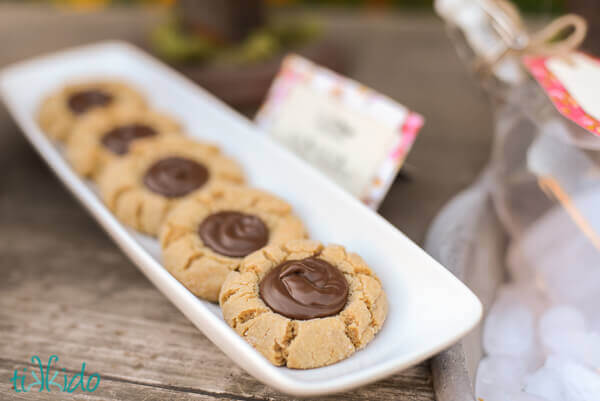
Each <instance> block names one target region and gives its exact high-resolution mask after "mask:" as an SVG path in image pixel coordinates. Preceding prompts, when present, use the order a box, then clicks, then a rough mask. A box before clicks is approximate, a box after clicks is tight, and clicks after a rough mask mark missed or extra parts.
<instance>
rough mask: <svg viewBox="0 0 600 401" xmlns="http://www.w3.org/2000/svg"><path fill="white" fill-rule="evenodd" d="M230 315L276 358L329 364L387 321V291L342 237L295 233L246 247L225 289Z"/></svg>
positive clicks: (297, 364)
mask: <svg viewBox="0 0 600 401" xmlns="http://www.w3.org/2000/svg"><path fill="white" fill-rule="evenodd" d="M219 303H220V305H221V310H222V312H223V317H224V318H225V321H227V323H228V324H229V325H230V326H231V327H233V329H234V330H235V331H236V332H237V333H238V334H239V335H241V336H242V337H244V339H245V340H246V341H248V343H250V344H251V345H252V346H253V347H254V348H256V349H257V350H258V351H259V352H260V353H261V354H263V355H264V356H265V357H266V358H267V359H268V360H269V361H270V362H271V363H273V364H274V365H278V366H281V365H285V366H287V367H288V368H294V369H309V368H316V367H320V366H326V365H330V364H332V363H335V362H338V361H340V360H342V359H345V358H347V357H349V356H350V355H352V354H353V353H354V352H355V351H357V350H359V349H361V348H363V347H364V346H365V345H366V344H367V343H368V342H369V341H371V340H372V339H373V337H374V336H375V334H376V333H377V332H378V331H379V329H381V326H382V325H383V322H384V320H385V317H386V315H387V309H388V304H387V298H386V295H385V292H384V291H383V288H382V286H381V283H380V282H379V279H378V278H377V276H375V274H374V273H373V272H372V271H371V269H370V268H369V267H368V266H367V264H366V263H365V262H364V261H363V260H362V258H361V257H360V256H358V255H357V254H355V253H350V252H346V250H345V249H344V248H343V247H342V246H339V245H328V246H325V247H324V246H323V245H321V244H320V243H319V242H316V241H310V240H294V241H290V242H288V243H286V244H284V245H281V246H269V247H266V248H263V249H261V250H259V251H256V252H254V253H252V254H250V255H248V256H247V257H246V258H245V259H244V260H243V262H242V264H241V266H240V268H239V271H232V272H231V273H229V275H228V276H227V278H226V279H225V282H224V283H223V286H222V287H221V293H220V295H219Z"/></svg>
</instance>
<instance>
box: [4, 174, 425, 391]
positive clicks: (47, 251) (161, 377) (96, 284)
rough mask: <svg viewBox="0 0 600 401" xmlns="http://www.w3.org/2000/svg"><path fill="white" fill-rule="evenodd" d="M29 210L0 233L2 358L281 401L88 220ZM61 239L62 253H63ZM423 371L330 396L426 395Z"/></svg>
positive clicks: (181, 388) (148, 383)
mask: <svg viewBox="0 0 600 401" xmlns="http://www.w3.org/2000/svg"><path fill="white" fill-rule="evenodd" d="M49 181H53V180H49ZM54 184H56V183H54ZM36 210H38V211H37V212H36V211H35V210H31V211H30V212H31V215H30V217H31V218H32V220H31V221H30V222H29V223H28V224H27V228H24V227H23V225H22V223H20V222H14V223H13V222H9V223H8V224H7V225H5V226H3V227H4V228H5V229H6V231H3V235H2V236H1V237H0V242H2V245H0V254H2V255H3V257H2V264H3V266H4V268H5V269H6V272H7V277H6V280H3V281H2V283H1V284H0V291H1V292H2V297H0V332H2V336H0V355H2V356H3V358H7V359H10V360H11V361H19V362H27V361H29V360H30V358H31V356H32V355H33V354H35V355H39V356H40V358H41V359H42V360H43V361H45V360H47V359H48V357H49V356H50V355H53V354H55V355H58V356H59V362H60V366H61V367H67V368H69V369H71V370H76V369H77V367H79V366H81V363H82V362H83V361H85V362H86V365H87V366H88V367H89V369H90V370H91V371H94V372H99V373H100V374H101V376H102V377H104V376H105V375H106V376H108V377H115V378H119V379H122V380H126V382H125V383H129V382H132V383H136V384H139V385H144V386H158V385H168V386H171V387H173V388H175V389H177V390H178V391H188V390H192V389H201V390H203V391H206V392H209V393H211V394H213V393H214V394H236V395H240V396H243V397H253V398H258V399H263V398H266V399H282V400H283V399H289V397H287V396H285V395H282V394H280V393H277V392H275V391H274V390H272V389H270V388H268V387H265V386H264V385H262V384H261V383H259V382H257V381H255V380H254V379H253V378H251V377H250V376H249V375H248V374H246V373H245V372H244V371H242V370H241V369H240V368H238V367H237V366H235V365H234V364H233V362H231V361H230V360H229V359H228V358H227V357H226V356H225V355H224V354H223V353H221V352H220V351H219V350H218V349H217V348H216V347H215V346H214V345H212V343H210V341H209V340H208V339H206V337H204V336H203V335H202V334H201V333H200V332H199V331H198V330H197V329H196V328H195V327H193V326H192V325H191V324H190V323H189V322H188V321H187V320H186V319H185V317H184V316H183V315H181V313H180V312H179V311H177V310H176V309H175V308H174V307H173V306H172V305H171V304H170V303H169V302H168V301H167V300H166V299H165V298H164V297H163V296H162V295H161V294H159V293H158V292H157V291H156V289H154V288H153V287H152V286H151V284H150V283H149V282H148V281H147V280H146V279H145V278H144V277H142V276H141V274H140V273H139V272H138V271H137V269H135V267H133V266H132V265H131V264H130V263H129V262H128V261H127V260H126V259H125V257H124V256H123V255H121V254H120V253H119V252H115V250H114V247H113V246H112V244H110V243H109V242H107V241H105V240H99V241H98V240H97V239H96V238H95V237H96V235H97V236H98V237H102V236H103V234H102V233H100V232H98V230H97V229H96V228H95V227H94V226H93V225H90V226H91V227H89V228H90V229H89V231H90V233H94V234H92V235H88V236H86V237H85V238H83V240H80V239H77V238H82V237H77V236H76V237H75V238H73V237H72V233H69V232H66V233H64V234H63V233H61V232H60V231H59V232H58V234H55V235H52V233H55V229H54V225H53V224H50V225H48V222H47V221H44V220H43V219H41V218H40V219H38V218H36V217H37V216H38V215H42V214H45V211H44V209H43V208H40V209H36ZM73 215H74V216H77V215H78V213H75V214H73ZM58 217H59V220H63V222H64V220H65V219H68V217H67V216H66V215H59V216H58ZM57 223H59V222H58V221H57ZM88 223H89V222H88ZM86 225H88V224H86ZM6 232H10V233H11V235H13V236H14V237H13V238H17V240H16V241H14V240H12V241H11V240H10V239H9V238H8V237H7V236H6V235H5V234H4V233H6ZM25 237H27V238H28V240H27V241H25V240H23V238H25ZM90 237H91V238H90ZM13 241H14V242H13ZM64 243H71V244H72V249H71V250H70V251H68V252H66V251H65V247H64V246H61V244H64ZM99 244H101V245H100V246H99ZM428 373H429V372H428V367H427V366H425V365H421V366H419V367H416V368H414V369H410V370H408V371H406V372H404V373H402V374H399V375H396V376H394V377H392V378H391V379H389V380H385V381H382V382H380V383H377V384H374V385H371V386H367V387H364V388H361V389H359V390H358V391H353V392H351V393H348V394H343V395H340V396H339V397H340V398H339V399H347V400H350V399H375V397H382V399H384V398H383V397H384V396H389V397H394V398H399V399H409V400H431V399H432V397H431V393H430V379H429V377H428V376H429V375H428Z"/></svg>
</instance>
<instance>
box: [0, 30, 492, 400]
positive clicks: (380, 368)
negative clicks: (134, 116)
mask: <svg viewBox="0 0 600 401" xmlns="http://www.w3.org/2000/svg"><path fill="white" fill-rule="evenodd" d="M94 78H118V79H122V80H124V81H127V82H129V83H130V84H131V85H133V86H135V87H137V88H138V89H139V90H140V91H141V92H142V93H144V94H145V95H146V96H147V98H148V100H149V102H150V103H151V105H152V106H154V107H156V108H158V109H161V110H163V111H165V112H168V113H170V114H172V115H173V116H175V117H176V118H178V119H179V120H180V121H181V123H182V124H183V125H184V127H185V128H186V129H187V132H189V135H190V136H192V137H194V138H197V139H198V140H203V141H210V142H214V143H216V144H218V145H220V146H221V148H222V149H223V152H224V153H225V154H227V155H229V156H230V157H233V158H235V159H237V160H238V161H239V162H240V164H241V165H242V166H243V167H244V169H245V172H246V175H247V179H248V182H249V183H250V184H251V185H253V186H256V187H259V188H263V189H266V190H268V191H271V192H273V193H275V194H277V195H279V196H280V197H282V198H284V199H286V200H288V201H289V202H290V203H291V204H292V205H293V207H294V208H295V211H296V213H297V214H298V215H299V217H300V218H301V219H303V221H304V222H305V223H306V225H307V227H308V230H309V233H310V235H311V237H312V238H314V239H318V240H320V241H322V242H324V243H339V244H342V245H344V246H345V247H346V248H347V249H349V250H351V251H354V252H357V253H359V254H360V255H361V256H362V257H363V258H364V259H365V260H366V262H367V263H368V264H369V265H370V266H371V267H372V269H373V270H374V271H375V272H376V273H377V275H378V276H379V277H380V278H381V281H382V283H383V287H384V290H385V291H386V293H387V295H388V300H389V304H390V308H389V313H388V316H387V320H386V321H385V324H384V325H383V328H382V330H381V331H380V332H379V334H377V336H376V337H375V339H374V340H373V341H372V342H371V343H370V344H368V345H367V346H366V347H365V348H364V349H363V350H361V351H359V352H356V353H355V354H354V355H353V356H351V357H350V358H348V359H346V360H344V361H341V362H339V363H336V364H334V365H331V366H327V367H324V368H318V369H310V370H292V369H287V368H281V367H275V366H273V365H271V364H270V363H269V362H268V361H267V360H266V359H265V358H263V356H262V355H260V354H259V353H258V352H256V351H255V350H254V349H253V348H252V347H251V346H249V345H248V344H247V343H246V342H245V341H244V340H243V339H242V338H241V337H239V336H238V335H237V334H236V333H235V332H234V331H233V330H232V329H231V328H230V327H229V326H228V325H227V324H226V323H225V321H224V320H223V318H222V316H221V312H220V310H219V307H218V305H215V304H212V303H209V302H205V301H202V300H200V299H198V298H196V297H195V296H194V295H193V294H192V293H190V292H189V291H187V290H186V288H185V287H184V286H183V285H181V284H180V283H179V282H178V281H177V280H175V279H174V278H173V277H172V276H171V275H170V274H169V273H168V272H167V271H166V270H165V269H164V268H163V267H162V265H161V258H160V249H159V246H158V242H157V241H156V240H155V239H152V238H149V237H147V236H143V235H140V234H138V233H136V232H135V231H132V230H130V229H128V228H126V227H125V226H123V225H122V224H121V223H119V221H117V220H116V219H115V217H114V216H113V215H112V214H111V213H110V212H109V210H108V209H107V208H106V207H105V206H104V205H103V204H102V201H101V200H100V198H99V197H98V195H97V192H96V189H95V188H94V186H93V185H92V184H91V183H90V182H88V181H85V180H83V179H81V178H80V177H78V176H77V175H76V174H75V172H74V171H73V170H72V169H71V168H70V167H69V164H68V163H67V162H66V160H65V159H64V157H63V154H62V151H61V148H60V147H59V146H58V145H57V144H55V143H53V142H52V141H50V140H49V139H48V138H47V137H46V136H45V135H44V133H43V132H42V131H41V129H40V127H39V126H38V124H37V122H36V114H37V109H38V107H39V105H40V102H41V100H42V99H43V97H44V96H46V95H47V94H49V93H50V92H52V91H54V90H57V89H59V88H60V87H61V86H63V85H64V84H66V83H69V82H73V81H81V80H86V79H94ZM0 92H1V95H2V98H3V100H4V102H5V103H6V106H7V108H8V110H9V111H10V113H11V114H12V116H13V118H14V119H15V120H16V122H17V123H18V124H19V126H20V127H21V129H22V131H23V133H24V135H25V136H26V137H27V139H28V140H29V141H30V142H31V144H32V145H33V146H34V147H35V149H36V150H37V151H38V152H39V153H40V155H41V156H42V157H43V158H44V160H45V161H46V162H47V163H48V165H49V166H50V167H51V168H52V170H54V172H55V173H56V174H57V176H58V177H59V178H60V179H61V180H62V181H63V182H64V184H65V185H66V186H67V187H68V188H69V189H70V190H71V192H72V193H73V194H74V195H75V196H76V197H77V199H79V201H80V202H81V203H82V204H83V205H84V206H85V207H86V209H87V210H88V211H89V212H90V214H91V215H92V216H93V217H94V218H95V219H96V220H97V221H98V223H99V224H100V225H101V226H102V227H103V228H104V230H106V232H107V233H108V235H110V236H111V237H112V238H113V240H114V241H115V243H116V244H117V245H118V246H119V247H120V248H121V249H122V250H123V252H125V253H126V254H127V255H128V257H129V258H130V259H131V261H132V262H133V263H135V265H136V266H137V267H138V268H139V269H140V270H141V271H142V272H143V273H144V274H145V275H146V276H147V277H148V279H149V280H150V281H152V283H154V285H155V286H156V287H157V288H158V289H159V290H160V291H162V292H163V294H164V295H165V296H166V297H167V298H169V299H170V300H171V302H173V304H175V305H176V306H177V307H178V308H179V309H180V310H181V311H182V312H183V313H184V314H185V316H187V317H188V319H189V320H190V321H191V322H192V323H194V325H196V327H198V329H200V330H201V331H202V332H203V333H204V334H205V335H206V336H207V337H208V338H209V339H210V340H211V341H212V342H214V343H215V344H216V345H217V346H218V347H219V348H220V349H221V350H223V352H225V353H226V354H227V355H228V356H229V357H230V358H231V359H232V360H233V361H234V362H235V363H237V364H238V365H240V366H241V367H242V368H244V369H245V370H246V371H248V373H250V374H251V375H253V376H254V377H256V378H257V379H258V380H260V381H262V382H264V383H266V384H268V385H270V386H272V387H275V388H277V389H279V390H281V391H283V392H286V393H289V394H294V395H301V396H315V395H322V394H327V393H333V392H338V391H343V390H348V389H351V388H353V387H357V386H361V385H364V384H366V383H369V382H373V381H376V380H379V379H382V378H384V377H386V376H389V375H391V374H393V373H394V372H397V371H399V370H402V369H405V368H407V367H409V366H411V365H414V364H416V363H418V362H420V361H422V360H424V359H426V358H427V357H429V356H431V355H433V354H435V353H437V352H439V351H441V350H442V349H444V348H446V347H448V346H449V345H451V344H452V343H454V342H456V341H457V340H458V339H459V338H461V337H462V336H464V335H465V334H466V333H467V332H468V331H469V330H471V329H472V328H473V327H474V326H475V325H476V324H477V322H478V321H479V319H480V317H481V312H482V309H481V304H480V302H479V300H478V299H477V297H476V296H475V295H474V294H473V293H472V292H471V291H470V290H469V289H468V288H467V287H465V286H464V285H463V284H462V283H461V282H460V281H459V280H457V279H456V278H455V277H454V276H453V275H452V274H451V273H449V272H448V271H447V270H446V269H445V268H444V267H443V266H441V265H440V264H438V263H437V262H436V261H435V260H433V259H432V258H431V257H430V256H428V255H427V254H426V253H425V252H424V251H423V250H421V249H420V248H419V247H418V246H417V245H415V244H414V243H413V242H411V241H410V240H409V239H408V238H407V237H406V236H405V235H403V234H402V233H401V232H400V231H398V230H397V229H396V228H394V227H393V226H392V225H390V224H389V223H388V222H387V221H385V220H384V219H383V218H381V217H380V216H379V215H377V214H376V213H375V212H373V211H371V210H369V209H368V208H367V207H366V206H364V205H363V204H362V203H360V202H359V201H358V200H356V199H354V198H353V197H351V196H350V195H348V194H347V193H346V192H344V191H343V190H342V189H340V188H338V187H337V186H336V185H335V184H333V183H332V182H331V181H329V179H327V178H326V177H324V176H323V175H322V174H320V173H319V172H318V171H316V170H315V169H313V168H312V167H311V166H309V165H308V164H306V163H305V162H303V161H302V160H300V159H299V158H297V157H296V156H294V155H293V154H292V153H290V152H289V151H287V150H286V149H284V148H283V147H281V146H279V145H278V144H276V143H275V142H273V141H271V140H270V139H269V138H268V136H266V135H265V134H264V133H262V132H260V131H258V130H257V129H256V128H255V127H254V126H253V124H252V123H251V122H250V121H248V120H246V119H245V118H244V117H242V116H240V115H239V114H237V113H236V112H235V111H233V110H231V109H230V108H228V107H227V106H226V105H224V104H223V103H221V102H220V101H218V100H217V99H215V98H214V97H212V96H211V95H210V94H208V93H207V92H205V91H204V90H202V89H201V88H199V87H198V86H196V85H195V84H193V83H192V82H190V81H188V80H187V79H186V78H184V77H182V76H181V75H179V74H178V73H176V72H175V71H173V70H171V69H170V68H169V67H167V66H165V65H163V64H162V63H160V62H159V61H157V60H155V59H153V58H152V57H151V56H149V55H147V54H145V53H144V52H142V51H141V50H139V49H137V48H135V47H133V46H131V45H129V44H126V43H121V42H103V43H99V44H94V45H90V46H85V47H79V48H74V49H70V50H66V51H62V52H59V53H54V54H50V55H46V56H42V57H39V58H35V59H32V60H29V61H24V62H21V63H18V64H16V65H13V66H10V67H8V68H5V69H4V70H2V71H1V72H0ZM398 207H402V206H401V205H398ZM191 352H193V350H191ZM198 374H199V375H200V374H202V373H201V372H198Z"/></svg>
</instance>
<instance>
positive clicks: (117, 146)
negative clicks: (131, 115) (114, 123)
mask: <svg viewBox="0 0 600 401" xmlns="http://www.w3.org/2000/svg"><path fill="white" fill-rule="evenodd" d="M156 134H157V132H156V131H155V130H154V129H153V128H152V127H149V126H147V125H144V124H129V125H121V126H120V127H116V128H114V129H112V130H110V131H108V132H107V133H106V134H104V136H102V139H101V142H102V145H104V147H106V148H107V149H109V150H110V151H111V152H113V153H115V154H117V155H124V154H125V153H127V152H128V151H129V145H130V144H131V142H133V141H135V140H136V139H140V138H148V137H151V136H154V135H156Z"/></svg>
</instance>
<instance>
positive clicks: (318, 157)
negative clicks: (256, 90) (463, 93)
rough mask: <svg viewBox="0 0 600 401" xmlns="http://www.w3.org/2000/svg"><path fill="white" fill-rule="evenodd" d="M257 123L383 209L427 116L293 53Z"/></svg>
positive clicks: (354, 192) (358, 195)
mask: <svg viewBox="0 0 600 401" xmlns="http://www.w3.org/2000/svg"><path fill="white" fill-rule="evenodd" d="M256 122H257V124H258V126H259V127H260V128H262V129H263V130H264V131H265V132H266V133H268V134H269V135H271V136H272V137H273V138H274V139H275V140H277V141H279V142H280V143H282V144H283V145H284V146H286V147H288V148H289V149H291V150H292V151H294V152H295V153H296V154H298V155H299V156H300V157H302V158H303V159H304V160H306V161H308V162H309V163H311V164H312V165H314V166H315V167H317V168H318V169H319V170H321V171H322V172H323V173H324V174H326V175H327V176H328V177H330V178H331V179H332V180H333V181H334V182H336V183H337V184H339V185H340V186H341V187H343V188H345V189H346V190H347V191H348V192H350V193H351V194H352V195H354V196H356V197H358V198H359V199H361V200H362V201H363V202H364V203H366V204H367V205H369V206H370V207H371V208H373V209H376V208H377V207H378V206H379V204H380V202H381V201H382V200H383V198H384V196H385V194H386V193H387V191H388V189H389V187H390V186H391V184H392V182H393V180H394V177H395V176H396V174H397V172H398V170H399V169H400V167H401V166H402V163H403V162H404V159H405V158H406V155H407V154H408V152H409V150H410V148H411V146H412V144H413V142H414V140H415V138H416V136H417V134H418V132H419V129H420V128H421V127H422V125H423V118H422V117H421V116H420V115H419V114H417V113H414V112H412V111H410V110H408V109H407V108H405V107H404V106H402V105H400V104H398V103H396V102H395V101H393V100H391V99H389V98H387V97H385V96H383V95H380V94H378V93H377V92H375V91H373V90H371V89H368V88H366V87H365V86H363V85H361V84H360V83H358V82H356V81H353V80H351V79H348V78H346V77H343V76H340V75H338V74H336V73H334V72H332V71H330V70H328V69H326V68H323V67H319V66H317V65H315V64H313V63H312V62H310V61H308V60H306V59H304V58H302V57H300V56H296V55H291V56H288V57H286V58H285V59H284V61H283V63H282V67H281V70H280V72H279V74H278V75H277V77H276V78H275V81H274V82H273V85H272V86H271V89H270V91H269V94H268V96H267V100H266V102H265V103H264V104H263V106H262V107H261V109H260V110H259V112H258V114H257V116H256Z"/></svg>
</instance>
